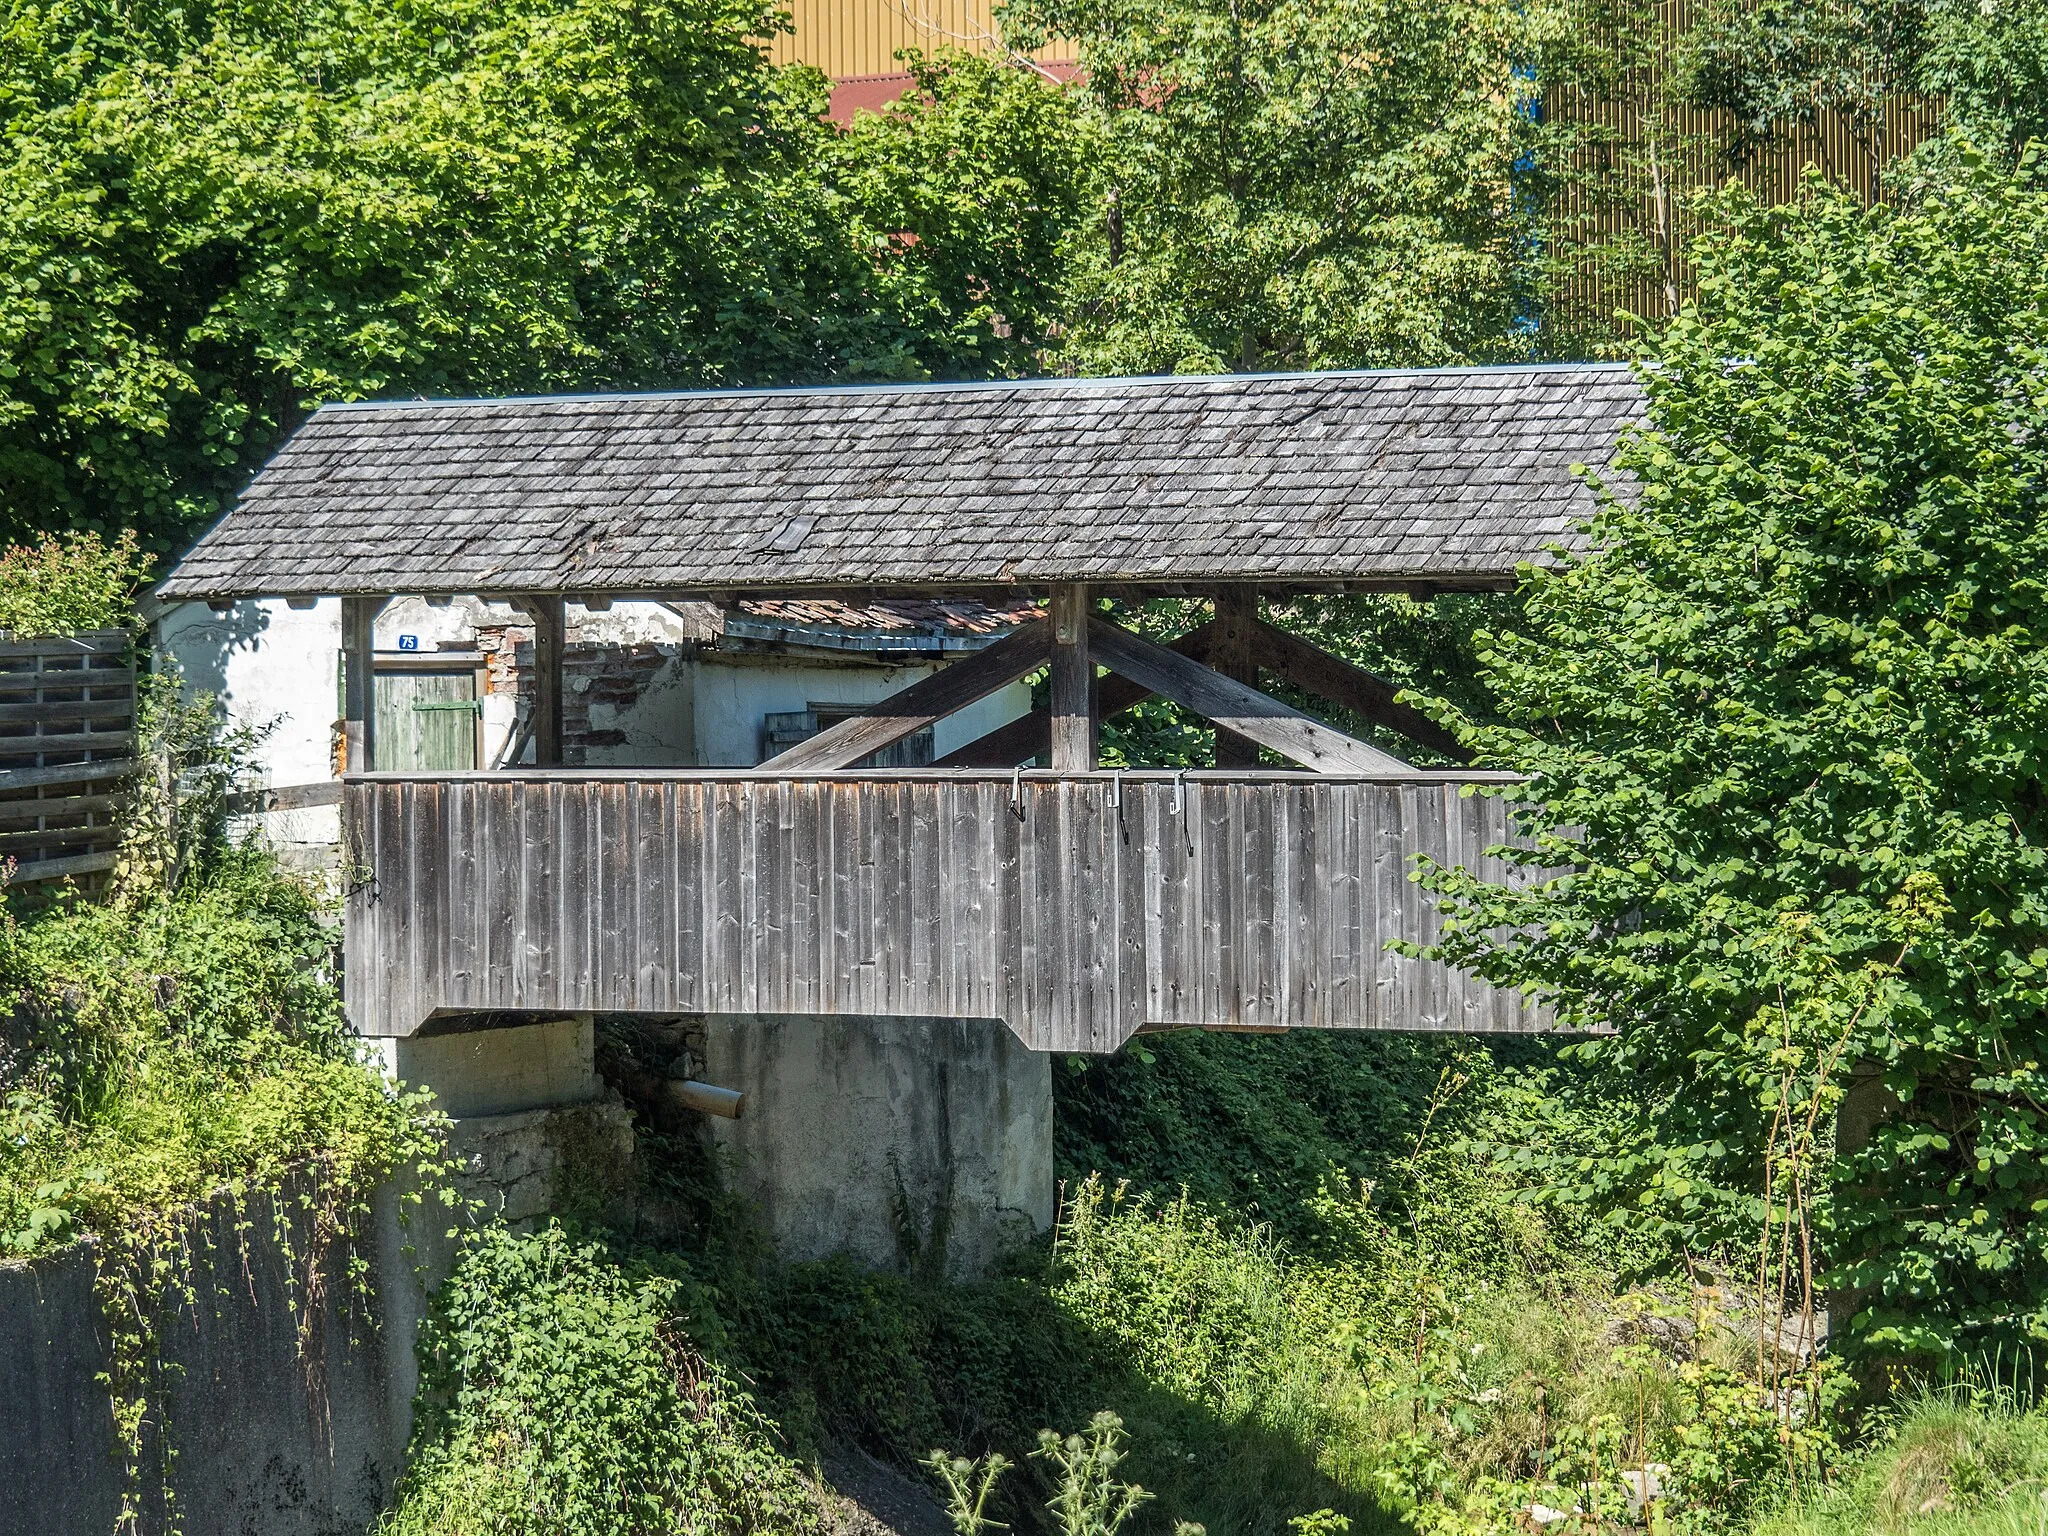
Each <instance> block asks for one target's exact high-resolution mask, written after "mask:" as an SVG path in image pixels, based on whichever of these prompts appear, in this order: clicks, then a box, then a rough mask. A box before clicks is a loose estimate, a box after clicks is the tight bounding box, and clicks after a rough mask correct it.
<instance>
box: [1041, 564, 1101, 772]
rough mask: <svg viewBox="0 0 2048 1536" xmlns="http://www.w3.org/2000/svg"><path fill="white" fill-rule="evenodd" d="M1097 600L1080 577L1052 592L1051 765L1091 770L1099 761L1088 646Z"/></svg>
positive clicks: (1059, 768)
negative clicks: (1096, 752)
mask: <svg viewBox="0 0 2048 1536" xmlns="http://www.w3.org/2000/svg"><path fill="white" fill-rule="evenodd" d="M1093 606H1094V605H1093V604H1092V603H1091V602H1090V601H1089V597H1088V589H1087V587H1085V586H1082V585H1080V584H1078V583H1076V584H1074V585H1070V586H1063V587H1055V588H1053V593H1052V697H1051V699H1050V701H1049V703H1050V706H1051V711H1052V768H1053V771H1054V772H1055V773H1087V772H1090V771H1091V770H1092V769H1093V768H1094V767H1095V750H1096V726H1095V662H1094V659H1093V657H1092V656H1091V655H1090V652H1089V634H1088V618H1089V614H1090V611H1091V609H1092V608H1093Z"/></svg>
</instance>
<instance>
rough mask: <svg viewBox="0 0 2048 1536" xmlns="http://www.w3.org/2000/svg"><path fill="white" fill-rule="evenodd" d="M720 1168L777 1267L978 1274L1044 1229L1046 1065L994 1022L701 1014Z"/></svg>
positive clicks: (1048, 1154)
mask: <svg viewBox="0 0 2048 1536" xmlns="http://www.w3.org/2000/svg"><path fill="white" fill-rule="evenodd" d="M702 1052H703V1063H704V1066H703V1071H704V1076H705V1078H706V1080H707V1081H710V1082H713V1083H716V1084H718V1085H719V1086H721V1087H726V1088H736V1089H739V1090H740V1091H741V1092H742V1093H744V1094H745V1095H746V1107H745V1109H744V1111H743V1113H742V1114H741V1115H740V1116H739V1118H738V1119H736V1120H723V1119H711V1120H709V1121H708V1122H707V1123H708V1126H709V1130H710V1135H711V1137H712V1141H713V1144H714V1145H715V1146H716V1147H717V1149H718V1151H719V1154H720V1157H721V1161H722V1162H723V1164H724V1169H723V1172H724V1175H725V1177H726V1178H727V1179H728V1181H729V1182H730V1183H731V1184H732V1185H733V1187H734V1188H735V1189H736V1190H737V1191H738V1192H739V1193H740V1194H741V1196H742V1197H743V1198H745V1199H746V1200H747V1201H749V1202H750V1203H751V1204H752V1205H753V1206H754V1207H755V1209H756V1210H757V1212H758V1213H759V1216H760V1219H761V1220H762V1221H763V1223H764V1224H765V1226H766V1228H767V1231H768V1234H769V1237H770V1239H771V1240H772V1242H773V1243H774V1246H775V1249H776V1251H777V1253H779V1254H780V1255H781V1256H782V1257H784V1258H786V1259H790V1260H803V1259H815V1258H824V1257H826V1256H828V1255H831V1254H835V1253H847V1254H851V1255H852V1256H854V1257H855V1258H857V1259H859V1260H860V1261H861V1262H863V1263H865V1264H869V1265H872V1266H874V1267H876V1268H887V1269H901V1270H906V1271H915V1272H919V1273H925V1274H931V1275H939V1274H946V1275H952V1276H955V1277H960V1276H968V1275H978V1274H981V1273H984V1272H986V1271H987V1269H988V1267H989V1266H990V1264H991V1263H993V1262H994V1260H995V1259H996V1258H997V1257H998V1255H1000V1254H1001V1252H1002V1251H1003V1250H1004V1249H1005V1248H1008V1247H1012V1246H1015V1245H1016V1244H1018V1243H1020V1242H1023V1241H1025V1240H1027V1239H1028V1238H1030V1237H1031V1236H1032V1235H1033V1234H1034V1233H1037V1232H1041V1231H1044V1230H1045V1229H1046V1228H1047V1227H1049V1226H1051V1224H1052V1219H1053V1205H1054V1199H1055V1188H1054V1181H1053V1166H1052V1066H1051V1058H1050V1057H1049V1056H1047V1055H1046V1054H1045V1053H1044V1052H1043V1051H1034V1050H1031V1049H1029V1048H1028V1047H1027V1046H1025V1045H1024V1044H1023V1043H1022V1042H1021V1041H1019V1040H1018V1039H1017V1037H1016V1036H1015V1035H1014V1034H1012V1033H1011V1032H1010V1031H1009V1029H1007V1028H1006V1027H1005V1026H1004V1025H1003V1024H1002V1023H1001V1021H999V1020H996V1019H907V1018H865V1017H858V1016H853V1017H849V1016H846V1015H836V1016H830V1017H820V1016H807V1015H791V1014H782V1015H759V1014H750V1015H741V1014H712V1015H708V1016H706V1017H705V1019H704V1035H703V1046H702Z"/></svg>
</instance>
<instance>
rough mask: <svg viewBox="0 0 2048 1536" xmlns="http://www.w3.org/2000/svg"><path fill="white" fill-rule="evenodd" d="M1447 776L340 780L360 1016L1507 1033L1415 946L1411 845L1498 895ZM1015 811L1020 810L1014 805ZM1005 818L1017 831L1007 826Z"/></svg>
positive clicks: (1423, 902) (1110, 1035) (1527, 1013)
mask: <svg viewBox="0 0 2048 1536" xmlns="http://www.w3.org/2000/svg"><path fill="white" fill-rule="evenodd" d="M1458 789H1459V780H1458V779H1456V778H1450V777H1447V776H1444V775H1431V774H1423V773H1414V774H1410V775H1408V776H1406V777H1405V778H1402V779H1398V780H1393V781H1386V780H1372V779H1364V778H1355V777H1343V776H1334V775H1332V776H1326V777H1312V776H1308V775H1299V774H1258V775H1253V776H1247V775H1246V774H1244V773H1213V774H1202V773H1197V774H1172V773H1158V772H1153V773H1138V772H1132V773H1123V774H1109V773H1098V774H1093V775H1087V776H1082V777H1073V776H1059V775H1052V774H1047V773H1039V772H1032V773H1026V774H1020V775H1017V776H1016V777H1015V778H1014V780H1013V778H1012V776H1011V775H1009V774H995V773H982V774H940V773H926V774H909V775H903V776H900V777H899V776H897V775H894V774H880V773H876V774H858V773H849V774H842V775H837V776H826V777H816V778H782V777H776V776H766V775H760V774H751V775H750V774H716V773H705V774H698V775H690V774H661V775H642V776H632V775H618V774H612V775H606V774H569V773H553V774H541V773H528V774H475V775H451V776H447V777H443V778H430V777H404V776H399V775H371V776H358V777H352V778H351V779H350V780H349V781H348V782H347V784H346V786H345V789H344V794H345V815H346V818H347V823H346V824H347V828H348V842H347V846H348V847H349V848H350V849H351V850H354V851H353V852H352V853H351V855H350V868H349V869H348V870H347V871H346V873H347V874H348V877H349V891H350V895H349V902H348V916H347V922H348V930H347V934H348V957H349V959H348V964H349V980H348V989H347V996H348V1009H349V1014H350V1017H351V1019H352V1020H353V1021H354V1023H355V1024H356V1027H357V1028H359V1029H361V1030H362V1031H363V1032H365V1033H368V1034H408V1033H411V1032H412V1031H413V1030H415V1029H417V1028H418V1027H419V1026H420V1025H421V1023H423V1022H424V1021H425V1020H426V1019H428V1018H429V1017H432V1016H433V1015H435V1014H437V1013H440V1014H445V1013H455V1012H466V1011H476V1010H501V1009H502V1010H518V1009H527V1010H534V1011H537V1012H573V1011H581V1010H582V1009H585V1008H595V1009H601V1010H605V1011H614V1010H616V1011H640V1012H651V1013H684V1012H739V1013H750V1012H765V1013H826V1014H835V1013H837V1014H864V1013H894V1014H902V1015H911V1016H928V1017H929V1016H938V1017H958V1016H969V1017H997V1018H1002V1019H1004V1020H1006V1021H1007V1022H1008V1023H1009V1024H1010V1026H1011V1027H1012V1028H1013V1029H1015V1030H1016V1031H1017V1033H1018V1034H1019V1036H1021V1037H1022V1038H1023V1039H1024V1040H1025V1041H1026V1042H1027V1043H1029V1044H1030V1045H1032V1046H1034V1047H1035V1048H1037V1049H1041V1050H1059V1051H1111V1050H1115V1049H1117V1048H1118V1047H1119V1046H1120V1045H1121V1044H1122V1042H1123V1041H1124V1040H1126V1039H1128V1038H1129V1037H1130V1035H1131V1034H1132V1033H1134V1032H1135V1031H1137V1030H1138V1029H1140V1028H1145V1027H1150V1026H1160V1027H1190V1026H1198V1027H1212V1028H1213V1027H1224V1026H1232V1027H1238V1026H1242V1027H1258V1028H1271V1027H1289V1026H1292V1027H1316V1028H1336V1029H1451V1030H1485V1031H1493V1030H1504V1031H1519V1030H1528V1029H1532V1028H1537V1027H1540V1026H1541V1025H1542V1023H1543V1022H1544V1016H1543V1015H1542V1013H1541V1011H1540V1010H1538V1009H1535V1008H1534V1007H1532V1006H1531V1005H1530V1004H1528V1003H1527V1002H1526V1001H1525V1000H1523V999H1521V998H1519V997H1517V996H1515V995H1513V994H1511V993H1502V992H1497V991H1495V990H1494V989H1492V988H1489V987H1486V986H1485V985H1483V984H1482V983H1479V982H1477V981H1475V980H1473V979H1472V978H1470V977H1466V976H1462V975H1460V974H1458V973H1456V972H1453V971H1450V970H1448V969H1446V968H1445V967H1442V966H1438V965H1435V964H1432V963H1429V962H1424V961H1415V960H1408V959H1404V958H1401V957H1399V956H1395V955H1392V954H1389V953H1388V952H1387V950H1386V944H1387V942H1388V940H1390V939H1394V938H1407V939H1412V940H1415V941H1417V942H1422V943H1426V942H1428V941H1429V940H1430V939H1431V938H1433V937H1434V935H1435V933H1436V918H1435V914H1434V909H1433V907H1432V905H1431V903H1430V901H1429V898H1428V897H1427V895H1426V893H1424V892H1423V891H1422V890H1421V889H1420V887H1418V886H1417V885H1416V884H1415V883H1414V882H1413V880H1412V879H1411V878H1410V873H1411V868H1410V865H1411V858H1412V855H1413V854H1414V853H1415V852H1416V851H1418V850H1422V849H1430V850H1433V851H1435V852H1437V853H1438V854H1439V856H1441V857H1446V858H1454V859H1458V860H1461V861H1462V862H1464V863H1466V864H1468V865H1470V864H1475V863H1476V864H1477V865H1478V866H1479V867H1480V868H1482V869H1484V870H1486V871H1488V872H1489V873H1491V874H1492V875H1494V876H1496V877H1498V876H1499V875H1501V874H1502V873H1503V871H1502V869H1501V867H1500V866H1499V865H1498V864H1496V863H1495V862H1493V861H1491V860H1489V859H1488V858H1486V857H1485V855H1484V854H1483V852H1482V851H1481V850H1484V849H1485V848H1487V847H1489V846H1491V845H1494V844H1498V843H1501V842H1504V841H1506V840H1507V820H1506V813H1505V810H1504V808H1503V806H1502V804H1501V802H1500V801H1499V800H1498V799H1495V798H1490V797H1480V796H1466V797H1461V796H1460V795H1459V793H1458ZM1013 806H1014V807H1016V808H1017V809H1013ZM1018 809H1021V812H1022V815H1021V818H1020V816H1019V815H1018V814H1017V811H1018Z"/></svg>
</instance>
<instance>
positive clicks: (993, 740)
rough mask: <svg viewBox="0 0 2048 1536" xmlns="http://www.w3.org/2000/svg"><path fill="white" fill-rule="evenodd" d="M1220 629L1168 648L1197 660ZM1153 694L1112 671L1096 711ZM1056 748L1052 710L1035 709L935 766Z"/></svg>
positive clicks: (993, 764) (1019, 758)
mask: <svg viewBox="0 0 2048 1536" xmlns="http://www.w3.org/2000/svg"><path fill="white" fill-rule="evenodd" d="M1215 633H1216V625H1215V623H1214V621H1213V620H1212V621H1211V622H1210V623H1207V624H1204V625H1203V626H1202V627H1201V628H1200V629H1195V630H1190V631H1189V632H1188V633H1187V634H1184V635H1182V636H1181V637H1180V638H1179V639H1178V640H1174V641H1172V642H1170V643H1169V644H1168V646H1167V649H1168V650H1173V651H1178V652H1179V653H1180V654H1181V655H1183V656H1187V657H1191V658H1193V659H1194V660H1196V661H1202V660H1205V659H1206V658H1207V657H1208V654H1209V641H1210V639H1211V638H1212V637H1213V636H1214V635H1215ZM1151 697H1152V690H1151V689H1150V688H1147V687H1145V686H1143V685H1142V684H1139V683H1134V682H1132V681H1131V680H1130V679H1129V678H1128V677H1118V676H1117V675H1116V674H1115V673H1111V674H1110V675H1109V676H1108V677H1102V678H1097V679H1096V681H1095V708H1096V713H1097V714H1098V715H1099V716H1100V717H1101V719H1103V720H1107V719H1108V718H1109V717H1110V716H1111V715H1116V714H1121V713H1122V712H1123V711H1124V710H1127V709H1129V708H1130V707H1131V706H1132V705H1134V704H1142V703H1144V702H1145V701H1146V700H1147V699H1149V698H1151ZM1051 750H1052V711H1050V710H1048V709H1043V708H1040V709H1033V710H1031V711H1030V712H1029V713H1027V714H1022V715H1019V716H1018V717H1017V718H1016V719H1014V720H1012V721H1010V722H1009V723H1007V724H1005V725H999V726H997V727H996V728H995V729H994V730H992V731H990V732H989V733H988V734H987V735H985V736H977V737H975V739H974V740H972V741H970V742H968V743H967V744H966V745H965V746H963V747H955V748H954V749H953V750H952V751H951V752H948V753H947V754H946V755H945V756H944V757H942V758H940V759H939V760H938V761H937V762H936V763H934V764H933V765H932V766H933V767H935V768H1014V767H1016V766H1017V764H1019V763H1022V762H1028V761H1030V760H1031V759H1032V758H1034V757H1044V756H1045V755H1046V754H1047V753H1048V752H1050V751H1051Z"/></svg>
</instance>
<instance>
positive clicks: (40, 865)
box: [6, 852, 119, 885]
mask: <svg viewBox="0 0 2048 1536" xmlns="http://www.w3.org/2000/svg"><path fill="white" fill-rule="evenodd" d="M118 857H119V856H118V855H117V854H114V853H112V852H107V853H81V854H79V855H78V856H77V857H75V858H62V859H41V860H38V861H37V862H36V863H34V864H17V865H15V866H14V868H12V869H10V870H8V871H7V878H6V883H7V884H8V885H25V884H27V883H28V882H29V881H31V880H61V879H63V878H64V877H65V876H67V875H92V874H98V873H100V872H101V871H103V870H109V869H112V868H113V867H114V861H115V860H116V858H118Z"/></svg>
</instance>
